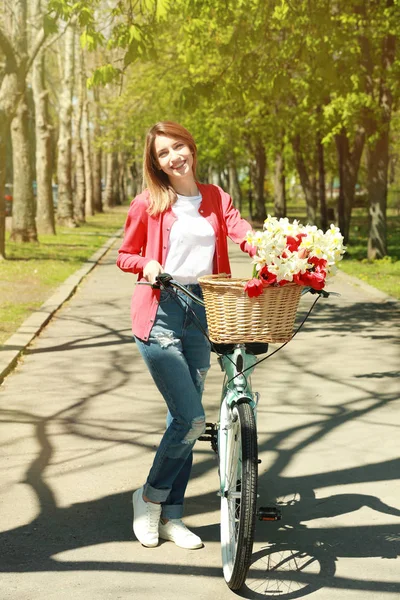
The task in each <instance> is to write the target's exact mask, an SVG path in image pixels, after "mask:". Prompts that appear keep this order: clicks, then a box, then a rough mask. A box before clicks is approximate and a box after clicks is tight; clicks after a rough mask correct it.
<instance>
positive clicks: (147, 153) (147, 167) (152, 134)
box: [143, 121, 197, 215]
mask: <svg viewBox="0 0 400 600" xmlns="http://www.w3.org/2000/svg"><path fill="white" fill-rule="evenodd" d="M157 135H165V136H168V137H171V138H173V139H176V140H179V141H182V142H184V143H185V144H187V145H188V146H189V148H190V151H191V153H192V154H193V175H194V177H196V163H197V147H196V144H195V141H194V139H193V136H192V135H191V134H190V133H189V131H188V130H187V129H185V128H184V127H182V125H179V123H174V122H173V121H160V122H159V123H156V124H155V125H153V127H152V128H151V129H150V131H149V132H148V134H147V136H146V142H145V145H144V157H143V184H144V186H145V187H147V188H148V190H149V192H150V206H149V208H148V212H149V214H150V215H156V214H158V213H161V212H164V210H167V209H168V208H169V207H170V206H172V204H174V202H175V201H176V192H175V190H174V188H173V187H172V185H171V183H170V181H169V179H168V176H167V175H166V174H165V173H164V171H161V169H160V168H159V166H158V161H157V157H156V155H155V149H154V142H155V139H156V137H157Z"/></svg>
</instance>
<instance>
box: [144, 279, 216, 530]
mask: <svg viewBox="0 0 400 600" xmlns="http://www.w3.org/2000/svg"><path fill="white" fill-rule="evenodd" d="M187 287H189V288H190V289H191V291H193V292H194V293H195V294H196V295H197V296H201V288H200V286H199V285H190V286H187ZM189 307H190V309H191V310H193V311H194V312H195V314H196V316H197V318H198V320H199V322H200V324H201V326H202V328H203V329H204V330H206V329H207V322H206V316H205V310H204V308H203V307H201V306H199V305H198V304H196V303H195V302H193V301H192V300H190V299H189V298H187V296H185V295H184V294H183V293H182V292H177V295H175V292H173V291H172V292H171V293H170V292H169V291H162V292H161V296H160V304H159V307H158V310H157V315H156V319H155V321H154V325H153V328H152V330H151V332H150V337H149V340H148V341H147V342H145V341H143V340H140V339H139V338H135V340H136V344H137V347H138V349H139V351H140V353H141V355H142V357H143V359H144V361H145V363H146V365H147V367H148V369H149V371H150V374H151V375H152V377H153V379H154V382H155V384H156V385H157V387H158V389H159V391H160V392H161V394H162V396H163V397H164V400H165V402H166V404H167V407H168V417H167V429H166V431H165V433H164V435H163V437H162V439H161V443H160V445H159V447H158V450H157V452H156V455H155V458H154V462H153V466H152V468H151V470H150V473H149V476H148V478H147V481H146V484H145V486H144V495H145V496H147V498H149V500H151V501H153V502H161V504H162V512H161V515H162V516H163V517H165V518H168V519H178V518H180V517H181V516H182V514H183V499H184V495H185V491H186V486H187V483H188V480H189V476H190V471H191V467H192V449H193V446H194V444H195V442H196V440H197V438H198V437H200V436H201V435H202V433H204V430H205V422H206V421H205V414H204V409H203V406H202V403H201V399H202V394H203V387H204V380H205V376H206V374H207V371H208V369H209V367H210V345H209V342H208V340H207V339H206V338H205V336H204V334H203V333H202V332H201V331H200V330H199V329H198V327H197V326H196V324H195V320H194V317H193V316H192V313H191V310H189Z"/></svg>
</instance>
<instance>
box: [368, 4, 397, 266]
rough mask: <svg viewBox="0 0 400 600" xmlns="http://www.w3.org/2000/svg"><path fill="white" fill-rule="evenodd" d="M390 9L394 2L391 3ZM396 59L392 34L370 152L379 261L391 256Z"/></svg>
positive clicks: (371, 254) (385, 49)
mask: <svg viewBox="0 0 400 600" xmlns="http://www.w3.org/2000/svg"><path fill="white" fill-rule="evenodd" d="M386 6H387V7H392V6H393V0H387V2H386ZM395 56H396V37H395V36H394V35H393V34H388V35H387V36H386V37H385V38H384V40H383V43H382V77H381V80H380V86H379V115H380V120H379V122H377V121H376V118H375V115H374V117H373V118H370V120H369V124H370V125H371V124H372V125H373V126H372V127H371V126H370V127H369V131H368V133H369V134H370V135H373V134H375V136H374V142H373V143H372V144H371V143H370V144H369V146H368V150H367V192H368V199H369V215H370V231H369V238H368V258H369V259H370V260H375V259H376V258H383V257H384V256H386V254H387V246H386V243H387V240H386V233H387V232H386V208H387V187H388V171H389V141H390V123H391V118H392V106H393V94H392V88H391V85H390V83H389V82H388V81H387V80H386V77H387V74H388V73H389V71H390V70H391V68H392V66H393V63H394V61H395Z"/></svg>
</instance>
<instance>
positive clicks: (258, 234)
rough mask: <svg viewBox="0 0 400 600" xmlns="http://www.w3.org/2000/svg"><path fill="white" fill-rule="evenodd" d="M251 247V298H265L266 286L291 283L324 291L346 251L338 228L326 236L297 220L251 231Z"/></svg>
mask: <svg viewBox="0 0 400 600" xmlns="http://www.w3.org/2000/svg"><path fill="white" fill-rule="evenodd" d="M246 241H247V243H248V244H249V245H250V246H251V247H253V248H251V251H250V254H251V255H252V256H253V264H254V268H253V278H252V279H251V280H250V281H248V282H247V284H246V286H245V291H246V292H247V294H248V295H249V297H254V296H259V295H260V294H262V292H263V289H264V287H265V286H271V285H273V286H282V285H286V284H288V283H295V284H297V285H304V286H309V287H312V288H314V289H315V290H321V289H323V288H324V287H325V283H326V279H327V278H329V277H331V276H333V275H334V274H335V273H336V270H337V268H336V264H337V263H338V262H339V261H340V260H341V259H342V257H343V254H344V252H345V250H346V248H345V246H343V236H342V234H341V233H340V230H339V229H338V227H336V226H335V225H331V226H330V228H329V229H328V230H327V231H326V232H325V233H324V232H323V231H322V230H321V229H318V228H317V227H316V226H315V225H305V226H304V225H302V224H301V223H299V222H298V221H297V220H295V221H293V223H289V220H288V219H287V218H284V219H277V218H276V217H271V216H270V215H268V218H267V219H266V220H265V222H264V226H263V230H262V231H249V232H248V234H247V237H246Z"/></svg>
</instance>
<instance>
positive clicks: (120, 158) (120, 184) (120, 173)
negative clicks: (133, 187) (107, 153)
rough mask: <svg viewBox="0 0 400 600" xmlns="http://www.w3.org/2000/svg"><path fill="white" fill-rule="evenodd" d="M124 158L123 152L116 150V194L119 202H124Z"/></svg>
mask: <svg viewBox="0 0 400 600" xmlns="http://www.w3.org/2000/svg"><path fill="white" fill-rule="evenodd" d="M125 172H126V160H125V155H124V153H123V152H118V196H119V204H124V202H126V174H125Z"/></svg>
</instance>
